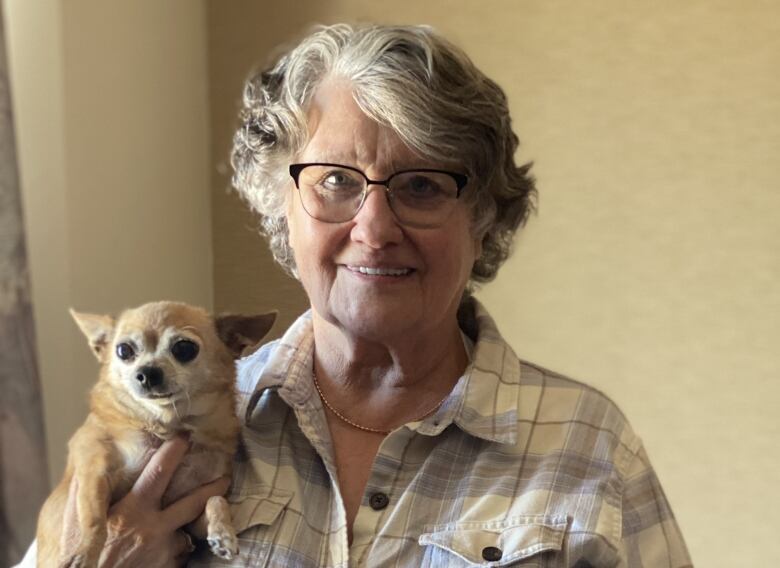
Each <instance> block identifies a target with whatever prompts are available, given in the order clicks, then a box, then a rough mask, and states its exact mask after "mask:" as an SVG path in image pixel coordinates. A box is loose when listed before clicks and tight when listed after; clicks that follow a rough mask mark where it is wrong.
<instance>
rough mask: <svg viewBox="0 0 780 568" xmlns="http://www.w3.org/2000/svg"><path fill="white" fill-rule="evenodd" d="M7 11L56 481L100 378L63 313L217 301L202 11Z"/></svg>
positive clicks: (46, 7)
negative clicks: (177, 301) (158, 302)
mask: <svg viewBox="0 0 780 568" xmlns="http://www.w3.org/2000/svg"><path fill="white" fill-rule="evenodd" d="M3 7H4V12H5V15H6V20H5V21H6V28H7V31H8V37H9V48H10V49H9V60H10V63H11V71H12V76H11V82H12V87H13V97H14V112H15V118H16V124H17V133H18V148H19V161H20V170H21V178H22V190H23V197H24V207H25V213H26V231H27V238H28V241H27V242H28V249H29V257H30V270H31V278H32V287H33V305H34V309H35V323H36V327H37V337H38V351H39V361H40V369H41V377H42V386H43V395H44V405H45V415H46V431H47V437H48V443H49V462H50V472H51V477H52V479H53V480H56V479H59V477H60V476H61V473H62V468H63V463H64V457H65V448H66V443H67V440H68V438H69V437H70V435H71V434H72V433H73V431H74V430H75V428H76V427H77V426H78V425H79V424H80V423H81V422H83V420H84V416H85V414H86V392H87V390H88V388H89V386H90V385H91V384H92V383H94V381H95V379H96V376H97V364H96V362H95V360H94V358H93V357H92V355H91V354H90V352H89V350H88V348H87V346H86V342H85V340H84V339H83V337H82V336H81V334H80V333H79V332H78V330H77V328H76V326H75V324H74V323H73V322H72V321H71V320H70V317H69V316H68V314H67V308H68V307H69V306H75V307H76V308H77V309H80V310H85V311H96V312H116V311H118V310H121V309H122V308H123V307H128V306H132V305H135V304H139V303H142V302H145V301H149V300H154V299H164V298H169V299H180V300H185V301H190V302H194V303H197V304H201V305H205V306H207V307H210V306H211V303H212V293H213V292H212V278H211V264H212V263H211V219H210V204H209V185H208V171H209V163H208V156H209V134H208V119H207V115H208V108H207V73H206V24H205V5H204V3H203V2H195V1H192V0H177V1H173V0H166V2H158V1H157V0H144V1H133V2H103V1H101V0H73V1H68V2H58V1H56V0H47V1H44V0H37V1H35V2H30V1H28V0H4V5H3ZM171 30H175V31H176V33H174V34H172V33H171Z"/></svg>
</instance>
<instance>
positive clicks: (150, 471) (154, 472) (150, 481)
mask: <svg viewBox="0 0 780 568" xmlns="http://www.w3.org/2000/svg"><path fill="white" fill-rule="evenodd" d="M188 449H189V442H188V441H187V440H186V439H185V438H184V437H183V436H176V437H174V438H172V439H170V440H167V441H165V442H163V445H162V446H160V448H159V449H158V450H157V451H156V452H154V455H153V456H152V459H150V460H149V463H148V464H146V467H145V468H144V470H143V471H142V472H141V475H140V476H139V477H138V479H137V480H136V482H135V484H134V485H133V488H132V489H131V490H130V493H132V494H133V495H135V496H136V497H137V498H139V499H142V500H144V501H146V502H151V503H156V504H159V503H160V499H162V496H163V494H164V493H165V490H166V489H167V488H168V483H170V481H171V477H172V476H173V473H174V472H175V471H176V468H177V467H179V464H180V463H181V460H182V459H183V458H184V455H185V454H186V453H187V450H188Z"/></svg>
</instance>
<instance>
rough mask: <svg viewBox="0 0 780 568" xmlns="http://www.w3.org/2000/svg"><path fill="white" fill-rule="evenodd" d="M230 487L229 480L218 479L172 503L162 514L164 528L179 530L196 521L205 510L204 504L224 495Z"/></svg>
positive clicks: (225, 478)
mask: <svg viewBox="0 0 780 568" xmlns="http://www.w3.org/2000/svg"><path fill="white" fill-rule="evenodd" d="M228 487H230V479H229V478H227V477H220V478H219V479H217V480H216V481H212V482H211V483H208V484H206V485H202V486H200V487H198V488H197V489H196V490H195V491H193V492H192V493H190V494H189V495H186V496H184V497H182V498H181V499H179V500H178V501H176V502H175V503H172V504H171V505H170V506H169V507H168V508H167V509H165V510H164V511H163V512H162V516H163V524H164V525H165V526H166V527H173V528H179V527H181V526H184V525H186V524H187V523H191V522H192V521H194V520H195V519H197V518H198V517H199V516H200V515H201V513H203V510H204V509H205V508H206V502H207V501H208V500H209V498H211V497H216V496H217V495H224V494H225V492H226V491H227V489H228Z"/></svg>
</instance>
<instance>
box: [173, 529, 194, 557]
mask: <svg viewBox="0 0 780 568" xmlns="http://www.w3.org/2000/svg"><path fill="white" fill-rule="evenodd" d="M177 532H178V533H179V534H180V535H181V536H182V537H184V546H183V547H182V554H189V553H190V552H192V551H193V550H195V543H194V542H192V537H191V536H190V533H188V532H186V531H183V530H179V531H177Z"/></svg>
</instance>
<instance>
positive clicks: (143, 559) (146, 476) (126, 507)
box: [61, 437, 230, 568]
mask: <svg viewBox="0 0 780 568" xmlns="http://www.w3.org/2000/svg"><path fill="white" fill-rule="evenodd" d="M188 448H189V443H188V442H187V441H186V440H185V439H184V438H182V437H176V438H173V439H172V440H168V441H167V442H165V443H163V444H162V446H160V448H159V449H158V450H157V451H156V452H155V453H154V455H153V456H152V459H151V460H149V463H148V464H147V465H146V467H145V468H144V470H143V472H142V473H141V475H140V477H139V478H138V480H137V481H136V482H135V485H133V488H132V489H131V490H130V492H129V493H128V494H127V495H126V496H125V497H123V498H122V499H121V500H120V501H118V502H117V503H115V504H114V505H113V506H112V507H111V509H109V511H108V523H107V525H108V538H107V539H106V544H105V546H104V548H103V553H102V554H101V556H100V565H101V566H111V567H113V566H145V567H146V566H148V567H150V568H154V567H166V568H167V567H170V566H182V565H184V564H185V563H186V561H187V558H188V557H189V554H190V553H191V552H192V550H193V547H192V540H191V539H190V537H189V535H187V534H186V533H185V532H184V531H182V530H180V529H181V527H182V526H184V525H186V524H187V523H189V522H191V521H193V520H195V519H196V518H198V517H199V516H200V514H201V513H202V512H203V509H204V508H205V507H206V501H208V499H209V497H213V496H215V495H224V494H225V491H227V488H228V486H229V485H230V480H229V479H227V478H222V479H218V480H217V481H214V482H212V483H209V484H207V485H203V486H202V487H199V488H198V489H196V490H195V491H193V492H192V493H190V494H189V495H187V496H185V497H182V498H181V499H179V500H178V501H176V502H175V503H172V504H171V505H169V506H168V507H167V508H165V509H161V507H160V500H161V499H162V496H163V494H164V493H165V490H166V489H167V487H168V483H169V482H170V481H171V477H172V476H173V473H174V472H175V471H176V468H177V467H178V466H179V464H180V463H181V461H182V459H183V458H184V455H185V454H186V453H187V449H188ZM77 489H78V486H77V482H76V480H75V478H74V480H73V482H71V484H70V494H69V495H68V502H67V505H66V507H65V518H64V524H63V529H62V547H61V550H62V551H63V553H67V552H68V551H71V550H73V549H74V548H75V547H76V546H77V544H78V542H79V536H80V535H79V528H78V513H77V512H76V492H77ZM66 557H67V554H66Z"/></svg>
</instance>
